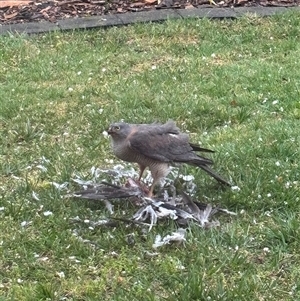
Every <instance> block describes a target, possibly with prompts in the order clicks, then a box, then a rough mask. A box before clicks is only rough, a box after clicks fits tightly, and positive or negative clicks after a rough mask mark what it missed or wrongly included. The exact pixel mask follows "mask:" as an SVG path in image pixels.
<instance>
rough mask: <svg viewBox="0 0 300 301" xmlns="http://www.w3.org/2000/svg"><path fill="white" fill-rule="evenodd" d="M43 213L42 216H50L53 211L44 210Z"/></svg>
mask: <svg viewBox="0 0 300 301" xmlns="http://www.w3.org/2000/svg"><path fill="white" fill-rule="evenodd" d="M43 215H44V216H50V215H53V213H52V212H51V211H44V212H43Z"/></svg>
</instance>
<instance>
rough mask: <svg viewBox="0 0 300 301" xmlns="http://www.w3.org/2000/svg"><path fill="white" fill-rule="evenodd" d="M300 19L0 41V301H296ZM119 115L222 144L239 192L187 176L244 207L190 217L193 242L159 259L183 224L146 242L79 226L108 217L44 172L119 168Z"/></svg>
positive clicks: (222, 157) (203, 193)
mask: <svg viewBox="0 0 300 301" xmlns="http://www.w3.org/2000/svg"><path fill="white" fill-rule="evenodd" d="M299 17H300V15H299V13H288V14H285V15H281V16H276V17H272V18H265V19H260V18H256V17H253V16H248V17H247V18H243V19H239V20H234V21H232V20H230V21H229V20H224V21H217V22H213V21H209V20H178V21H168V22H165V23H162V24H145V25H142V24H139V25H134V26H128V27H122V28H110V29H107V30H102V29H100V30H95V31H83V32H82V31H81V32H64V33H49V34H45V35H40V36H31V37H23V36H6V37H3V36H1V37H0V91H1V97H0V101H1V107H0V129H1V138H0V139H1V148H0V162H1V164H0V195H1V199H0V207H1V211H0V220H1V223H0V300H28V301H29V300H85V301H87V300H89V301H91V300H122V301H123V300H130V301H131V300H170V301H171V300H174V301H175V300H222V301H224V300H230V301H232V300H251V301H252V300H300V285H299V277H300V270H299V265H300V255H299V248H300V242H299V237H300V233H299V228H300V216H299V194H300V182H299V159H300V155H299V145H300V130H299V129H300V126H299V125H300V120H299V119H300V61H299V57H300V43H299V36H300V18H299ZM120 119H124V120H126V121H128V122H132V123H133V122H137V123H142V122H143V123H144V122H153V121H162V122H163V121H166V120H168V119H173V120H175V121H176V122H177V124H178V126H179V127H180V128H181V129H182V130H184V131H189V132H190V135H191V139H192V140H193V141H195V142H200V141H201V143H202V144H203V145H204V146H206V147H210V148H212V149H215V150H216V154H215V155H214V156H213V159H214V160H215V169H216V170H218V171H219V172H220V173H222V175H224V176H225V177H227V178H229V179H231V181H232V182H233V183H234V184H235V185H237V186H239V187H240V188H241V190H240V191H231V190H230V189H228V190H220V189H216V186H215V182H214V180H212V179H210V178H208V177H207V176H206V175H204V174H203V172H201V171H198V170H195V169H194V168H191V167H187V168H184V169H183V171H184V172H186V173H192V174H193V175H194V176H195V177H196V182H197V186H198V192H197V197H198V199H199V200H203V198H204V197H207V198H208V199H209V200H207V198H205V199H204V200H205V201H209V202H212V203H215V204H221V205H222V207H227V208H229V209H230V210H234V211H236V212H237V213H238V216H237V217H228V216H223V217H220V223H221V227H219V228H216V229H211V230H202V229H199V228H198V227H197V226H193V225H192V226H191V228H190V229H189V231H188V235H187V242H186V243H185V245H184V246H183V245H182V246H168V247H165V248H162V249H158V252H159V255H157V256H153V257H149V256H148V255H147V253H145V251H151V252H153V250H152V243H153V242H154V239H155V236H156V234H162V235H164V234H168V233H170V232H172V231H173V230H174V229H175V228H176V226H175V225H174V224H173V223H169V222H166V223H160V224H159V225H158V226H156V227H154V229H153V230H152V231H151V232H150V233H149V234H148V235H147V237H146V239H145V236H144V235H143V234H142V233H141V230H139V229H138V228H135V227H125V225H124V227H119V228H117V229H106V228H99V229H94V230H90V229H88V227H87V226H86V225H84V224H83V225H80V224H74V223H71V222H70V220H69V218H72V217H75V216H79V217H80V218H81V219H89V220H94V221H96V220H98V219H101V218H102V217H104V216H106V215H108V212H107V210H106V209H105V207H104V206H102V205H99V206H96V207H95V206H92V207H91V206H90V204H88V203H87V202H84V201H79V200H73V199H65V198H63V195H64V194H65V193H66V192H65V191H61V192H59V191H57V190H56V189H55V188H53V187H52V185H51V184H50V182H58V183H63V182H70V185H69V187H68V188H69V189H70V190H71V191H74V190H76V188H77V187H76V185H74V183H72V181H71V179H72V178H74V177H75V175H76V174H80V175H83V176H84V177H88V174H89V171H90V168H91V167H92V166H98V167H108V168H109V167H112V165H113V164H116V163H117V162H118V161H117V160H116V159H115V158H114V157H113V155H112V152H111V150H110V146H109V141H108V140H107V139H105V138H104V136H103V135H102V132H103V131H104V130H105V129H107V127H108V125H109V124H110V123H111V122H113V121H119V120H120ZM43 157H44V158H46V159H47V160H49V161H45V160H44V159H43ZM111 159H113V160H114V163H113V164H111V163H109V160H111ZM40 165H43V166H46V167H47V170H46V171H43V170H42V169H41V167H40ZM33 192H34V193H36V194H37V195H38V200H36V199H35V198H33V195H32V194H33ZM115 210H116V215H119V216H123V213H124V212H126V215H127V216H130V214H131V213H132V212H133V208H132V207H131V206H129V205H128V204H126V203H124V202H123V203H120V204H119V203H116V204H115ZM46 211H51V212H52V213H53V214H52V215H50V216H45V215H44V212H46ZM23 222H27V224H26V225H25V226H24V223H23ZM22 223H23V224H22ZM22 225H23V226H22ZM74 231H76V233H77V234H78V235H79V236H80V237H82V238H83V239H89V240H91V241H93V242H94V243H95V245H94V246H92V245H90V244H87V243H83V242H82V241H80V240H78V238H77V237H76V236H75V235H74V233H75V232H74ZM132 232H134V233H135V234H136V235H135V244H134V245H128V244H127V242H126V235H127V234H129V233H132Z"/></svg>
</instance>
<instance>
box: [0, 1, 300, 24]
mask: <svg viewBox="0 0 300 301" xmlns="http://www.w3.org/2000/svg"><path fill="white" fill-rule="evenodd" d="M210 1H211V2H210ZM210 1H209V0H34V1H30V0H15V1H12V0H9V1H4V0H1V1H0V25H4V24H15V23H28V22H40V21H43V20H44V21H48V22H52V23H56V22H57V20H61V19H70V18H78V17H87V16H100V15H107V14H122V13H127V12H132V13H134V12H139V11H149V10H157V9H165V8H173V9H178V8H185V9H190V8H194V7H195V8H200V7H238V6H258V5H260V6H277V7H278V6H281V7H291V6H299V5H300V0H276V1H275V0H215V1H213V0H210Z"/></svg>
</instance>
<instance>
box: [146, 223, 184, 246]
mask: <svg viewBox="0 0 300 301" xmlns="http://www.w3.org/2000/svg"><path fill="white" fill-rule="evenodd" d="M185 234H186V230H185V229H182V228H179V229H177V231H175V232H173V233H172V234H171V235H167V236H165V237H164V238H162V237H161V235H156V237H155V242H154V244H153V245H152V247H153V248H154V249H157V248H159V247H161V246H164V245H168V244H170V243H171V242H176V243H182V242H185V241H186V239H185Z"/></svg>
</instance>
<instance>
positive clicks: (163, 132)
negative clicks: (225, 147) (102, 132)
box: [108, 121, 231, 196]
mask: <svg viewBox="0 0 300 301" xmlns="http://www.w3.org/2000/svg"><path fill="white" fill-rule="evenodd" d="M108 134H109V135H110V136H111V138H112V139H111V141H112V149H113V152H114V154H115V155H116V156H117V157H118V158H119V159H121V160H123V161H127V162H135V163H137V164H138V165H139V167H140V173H139V179H138V180H139V181H140V180H141V178H142V175H143V172H144V170H145V168H146V167H148V168H149V170H150V172H151V175H152V178H153V183H152V185H151V187H150V191H149V196H152V195H153V189H154V187H155V185H156V184H158V183H159V182H160V180H161V179H162V178H164V177H166V176H167V175H168V173H169V171H170V169H169V166H170V165H171V164H174V163H186V164H189V165H193V166H198V167H200V168H201V169H203V170H204V171H206V172H207V173H208V174H209V175H210V176H212V177H214V178H215V179H216V180H218V181H219V182H221V183H222V184H225V185H228V186H231V184H230V183H229V182H227V181H226V180H225V179H224V178H223V177H221V176H220V175H219V174H217V173H216V172H215V171H214V170H212V169H211V168H210V167H209V165H212V164H213V161H212V160H210V159H207V158H205V157H202V156H199V155H198V154H197V153H196V152H198V151H200V152H210V153H213V151H212V150H209V149H206V148H202V147H200V146H199V145H197V144H193V143H191V142H189V136H188V134H185V133H182V132H180V130H179V128H178V127H177V126H176V124H175V122H174V121H168V122H166V123H165V124H161V123H152V124H128V123H125V122H119V123H113V124H111V125H110V127H109V129H108Z"/></svg>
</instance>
